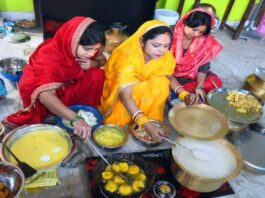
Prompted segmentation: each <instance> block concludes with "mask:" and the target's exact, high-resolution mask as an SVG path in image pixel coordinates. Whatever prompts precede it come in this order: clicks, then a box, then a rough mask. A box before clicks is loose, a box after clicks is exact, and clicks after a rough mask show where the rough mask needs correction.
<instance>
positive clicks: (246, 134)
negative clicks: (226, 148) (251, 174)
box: [231, 130, 265, 173]
mask: <svg viewBox="0 0 265 198" xmlns="http://www.w3.org/2000/svg"><path fill="white" fill-rule="evenodd" d="M231 140H232V142H233V143H234V144H235V145H236V147H237V149H238V150H239V152H240V153H241V155H242V158H243V161H244V167H245V168H247V169H248V170H251V171H255V172H258V173H265V157H264V152H263V151H264V150H265V135H262V134H261V133H258V132H255V131H252V130H245V131H243V132H242V133H237V134H236V135H234V136H233V137H232V138H231Z"/></svg>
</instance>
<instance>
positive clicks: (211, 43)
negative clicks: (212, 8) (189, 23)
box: [170, 8, 223, 79]
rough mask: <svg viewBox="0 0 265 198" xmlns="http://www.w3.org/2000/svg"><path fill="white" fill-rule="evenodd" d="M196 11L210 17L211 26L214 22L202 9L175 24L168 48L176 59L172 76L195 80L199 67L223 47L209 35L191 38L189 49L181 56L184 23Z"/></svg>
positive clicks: (186, 15) (185, 16)
mask: <svg viewBox="0 0 265 198" xmlns="http://www.w3.org/2000/svg"><path fill="white" fill-rule="evenodd" d="M196 11H201V12H205V13H207V14H209V15H210V16H211V22H212V25H214V23H215V20H214V17H213V16H212V14H211V13H209V12H208V11H206V10H205V9H203V8H196V9H194V10H192V11H190V12H188V13H187V14H185V15H184V16H183V17H182V18H181V19H180V20H179V21H178V22H177V24H176V26H175V29H174V37H173V41H172V44H171V47H170V51H171V52H172V53H173V55H174V57H175V59H176V62H177V64H176V67H175V72H174V75H175V76H177V77H187V78H191V79H195V78H196V76H197V73H198V69H199V67H200V66H201V65H204V64H206V63H207V62H209V61H211V60H212V59H214V58H215V57H216V56H217V54H218V53H219V52H220V51H221V50H222V49H223V47H222V46H221V45H220V44H219V43H218V42H217V41H216V40H215V38H214V37H212V36H211V35H207V36H200V37H196V38H193V39H192V41H191V44H190V46H189V48H188V49H187V51H186V53H185V54H184V56H183V48H184V26H185V24H184V21H185V20H186V19H187V18H188V16H189V15H190V14H191V13H193V12H196Z"/></svg>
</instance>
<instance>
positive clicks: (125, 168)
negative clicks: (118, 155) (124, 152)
mask: <svg viewBox="0 0 265 198" xmlns="http://www.w3.org/2000/svg"><path fill="white" fill-rule="evenodd" d="M119 167H120V171H121V172H123V173H126V172H127V171H128V170H129V165H128V163H127V162H120V163H119Z"/></svg>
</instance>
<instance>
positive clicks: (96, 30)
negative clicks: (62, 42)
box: [79, 22, 106, 45]
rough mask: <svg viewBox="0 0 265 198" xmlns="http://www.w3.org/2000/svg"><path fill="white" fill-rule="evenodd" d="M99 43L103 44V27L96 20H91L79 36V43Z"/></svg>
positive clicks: (104, 41) (104, 39) (104, 40)
mask: <svg viewBox="0 0 265 198" xmlns="http://www.w3.org/2000/svg"><path fill="white" fill-rule="evenodd" d="M97 43H100V44H102V45H105V43H106V38H105V32H104V28H103V26H102V25H101V24H99V23H98V22H93V23H91V24H90V25H89V26H87V28H86V29H85V31H84V33H83V34H82V36H81V39H80V42H79V44H80V45H95V44H97Z"/></svg>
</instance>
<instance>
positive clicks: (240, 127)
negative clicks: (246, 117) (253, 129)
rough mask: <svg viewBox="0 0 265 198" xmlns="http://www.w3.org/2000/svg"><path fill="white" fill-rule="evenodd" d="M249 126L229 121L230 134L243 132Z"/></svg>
mask: <svg viewBox="0 0 265 198" xmlns="http://www.w3.org/2000/svg"><path fill="white" fill-rule="evenodd" d="M248 126H249V124H248V123H240V122H234V121H232V120H228V133H234V132H241V131H243V130H244V129H246V128H247V127H248Z"/></svg>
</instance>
